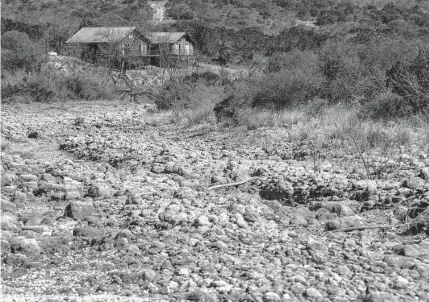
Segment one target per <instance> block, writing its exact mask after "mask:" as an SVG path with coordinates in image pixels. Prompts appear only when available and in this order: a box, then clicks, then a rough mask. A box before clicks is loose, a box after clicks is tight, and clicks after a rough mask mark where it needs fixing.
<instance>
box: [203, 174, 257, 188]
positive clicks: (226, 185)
mask: <svg viewBox="0 0 429 302" xmlns="http://www.w3.org/2000/svg"><path fill="white" fill-rule="evenodd" d="M255 179H258V177H252V178H249V179H246V180H242V181H239V182H233V183H229V184H224V185H217V186H213V187H210V188H208V189H207V191H209V190H215V189H219V188H224V187H232V186H238V185H242V184H244V183H246V182H249V181H252V180H255Z"/></svg>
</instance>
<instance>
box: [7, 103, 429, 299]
mask: <svg viewBox="0 0 429 302" xmlns="http://www.w3.org/2000/svg"><path fill="white" fill-rule="evenodd" d="M89 107H90V108H91V106H89ZM111 109H112V108H111V107H108V106H106V108H104V109H103V110H105V111H108V110H111ZM75 110H76V108H75ZM81 110H82V112H81V114H82V115H83V119H82V120H80V121H76V119H69V120H66V122H64V127H56V126H55V123H54V122H52V120H51V121H49V123H45V124H40V125H37V123H36V122H34V120H36V119H37V118H38V116H32V117H31V116H30V117H28V118H27V119H26V121H25V122H23V123H22V124H21V126H19V119H20V117H19V116H15V115H14V114H10V115H9V116H7V118H6V119H5V121H2V126H5V127H2V129H9V132H8V133H7V134H8V135H9V136H10V129H12V128H11V127H7V126H8V125H14V127H13V129H15V130H14V132H13V135H14V136H15V137H20V138H21V140H10V139H9V141H10V144H12V145H13V144H20V143H21V141H23V142H25V140H30V139H31V140H35V142H36V143H40V144H42V143H43V140H44V137H46V136H47V134H49V135H53V136H54V137H56V138H57V140H58V144H60V145H61V146H62V148H63V149H64V150H66V151H67V152H69V153H70V156H69V157H68V158H64V159H58V160H51V161H46V160H40V159H38V158H37V156H36V155H37V154H35V155H34V156H33V158H32V157H29V158H24V157H23V156H19V155H16V154H11V153H10V152H9V151H8V149H3V150H2V168H1V169H2V170H1V172H2V179H1V194H2V203H1V209H2V214H1V228H2V240H1V247H2V249H1V251H2V261H3V263H4V268H3V270H2V283H3V288H4V289H3V290H4V293H6V294H11V295H17V294H24V293H28V292H31V293H34V294H43V295H49V294H60V295H81V296H86V295H94V294H100V293H109V294H116V295H121V296H138V297H150V298H159V299H166V300H181V299H187V300H193V301H297V300H298V301H299V300H311V301H349V300H356V299H362V300H363V299H367V300H369V301H403V300H419V299H420V300H428V299H429V286H428V281H429V273H428V272H429V240H428V238H427V235H429V233H428V230H429V207H428V205H429V182H428V170H427V169H428V168H427V166H428V159H427V158H425V157H424V156H423V157H418V158H417V159H416V160H415V161H414V165H410V167H409V169H408V170H405V172H400V173H402V174H400V173H399V172H398V173H397V174H395V175H391V177H389V178H386V179H379V180H371V179H365V178H362V177H361V176H360V175H357V174H353V173H347V171H345V170H344V169H342V168H341V167H340V166H338V165H336V163H335V161H334V160H333V159H330V161H328V160H326V161H325V162H323V163H321V164H320V169H318V170H316V169H314V168H313V163H312V162H311V161H309V160H308V159H306V158H305V156H303V157H302V158H301V159H300V160H299V159H297V158H296V157H294V156H292V157H289V158H286V156H283V157H280V156H278V155H276V154H274V155H273V154H272V152H271V151H269V150H270V148H269V147H267V146H261V147H258V146H252V145H248V146H246V145H240V144H238V143H237V142H235V143H234V142H225V141H220V140H216V139H214V137H215V135H216V133H211V134H210V135H207V136H192V135H189V133H187V130H186V129H177V126H174V125H169V124H159V125H157V126H156V127H155V126H153V124H152V122H151V121H150V118H151V117H150V116H144V117H145V118H146V119H149V120H147V121H144V122H142V121H141V118H142V116H141V115H135V117H134V118H133V117H131V118H130V117H129V116H127V120H126V121H127V123H124V119H125V118H124V117H123V116H121V115H120V114H118V116H117V117H110V118H109V119H106V118H105V116H104V117H103V118H102V119H95V120H91V117H90V116H89V115H90V114H91V112H92V111H91V110H88V108H87V107H86V106H83V108H82V109H81ZM44 114H49V116H50V118H51V119H52V118H53V116H55V117H56V118H57V119H58V120H60V119H61V118H62V114H64V115H65V114H66V113H62V111H59V110H55V109H51V110H50V111H49V110H47V112H46V113H44ZM84 114H87V115H86V116H85V115H84ZM39 121H40V120H39ZM3 123H6V124H5V125H3ZM8 123H9V124H8ZM32 123H34V126H33V127H32V129H33V131H38V132H40V133H41V134H42V135H41V138H37V139H34V138H28V137H27V136H26V135H27V133H28V127H29V125H31V124H32ZM178 133H179V134H178ZM39 141H40V142H39ZM265 145H266V143H265ZM285 145H286V146H287V148H293V147H294V145H293V142H289V143H285ZM57 146H58V145H57ZM287 148H286V149H287ZM118 154H121V155H120V156H119V157H118ZM283 154H287V152H286V151H285V152H284V153H283ZM74 156H77V157H79V158H80V159H79V160H78V159H77V158H76V157H74ZM117 158H120V159H121V164H114V163H115V160H116V159H117ZM116 163H117V162H116ZM250 178H252V180H251V181H248V182H243V181H246V180H248V179H250ZM237 182H243V183H242V184H241V185H234V183H237ZM222 185H223V187H222ZM212 186H220V187H218V188H211V187H212ZM374 224H377V225H378V224H380V225H382V226H383V227H381V228H374V229H365V227H367V226H373V225H374ZM386 226H387V227H386ZM350 227H355V228H356V227H361V228H362V229H361V230H357V231H354V232H351V233H349V232H344V231H341V230H343V229H344V228H350ZM384 227H385V228H384ZM335 230H337V231H338V230H340V231H339V232H333V231H335ZM17 277H19V279H17Z"/></svg>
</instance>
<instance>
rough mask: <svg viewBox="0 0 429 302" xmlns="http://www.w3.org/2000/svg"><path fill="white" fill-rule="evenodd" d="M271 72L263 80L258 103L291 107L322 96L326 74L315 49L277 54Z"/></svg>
mask: <svg viewBox="0 0 429 302" xmlns="http://www.w3.org/2000/svg"><path fill="white" fill-rule="evenodd" d="M267 72H268V73H269V74H268V75H266V76H264V77H263V78H262V80H261V82H260V83H259V88H258V90H257V92H256V94H255V96H254V102H253V105H254V106H262V107H272V108H291V107H292V106H296V105H301V104H304V103H306V102H307V101H308V100H309V99H312V98H313V97H315V96H318V94H319V92H320V90H321V89H322V87H323V83H324V77H323V75H322V73H321V71H320V68H319V59H318V57H317V55H315V54H314V53H313V52H311V51H300V50H294V51H291V52H288V53H283V54H278V55H275V56H273V58H272V59H270V61H269V62H268V66H267Z"/></svg>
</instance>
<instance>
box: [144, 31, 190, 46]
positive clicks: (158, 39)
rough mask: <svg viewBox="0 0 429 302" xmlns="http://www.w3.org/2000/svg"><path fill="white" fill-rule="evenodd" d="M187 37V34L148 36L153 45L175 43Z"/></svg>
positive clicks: (155, 34)
mask: <svg viewBox="0 0 429 302" xmlns="http://www.w3.org/2000/svg"><path fill="white" fill-rule="evenodd" d="M186 35H187V34H186V33H185V32H151V33H148V34H147V38H148V39H149V40H150V42H151V43H152V44H159V43H175V42H177V41H179V40H180V39H181V38H182V37H183V36H186Z"/></svg>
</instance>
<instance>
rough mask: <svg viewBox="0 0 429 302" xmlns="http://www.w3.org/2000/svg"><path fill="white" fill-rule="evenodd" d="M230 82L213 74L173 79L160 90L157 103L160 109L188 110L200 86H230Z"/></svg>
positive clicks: (197, 74)
mask: <svg viewBox="0 0 429 302" xmlns="http://www.w3.org/2000/svg"><path fill="white" fill-rule="evenodd" d="M230 83H231V81H230V80H228V79H226V78H223V77H221V76H220V75H218V74H216V73H213V72H209V71H207V72H203V73H192V74H190V75H186V76H177V77H173V78H171V79H170V80H169V81H168V82H167V83H165V84H164V86H163V87H162V89H161V90H160V92H159V94H158V96H157V98H156V100H155V103H156V105H157V106H158V108H159V109H165V110H166V109H188V108H189V106H190V105H191V103H192V100H191V99H190V98H189V95H190V94H191V93H193V92H195V91H196V90H197V89H198V88H197V87H199V86H203V87H204V86H207V87H212V86H213V87H215V86H224V85H229V84H230Z"/></svg>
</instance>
